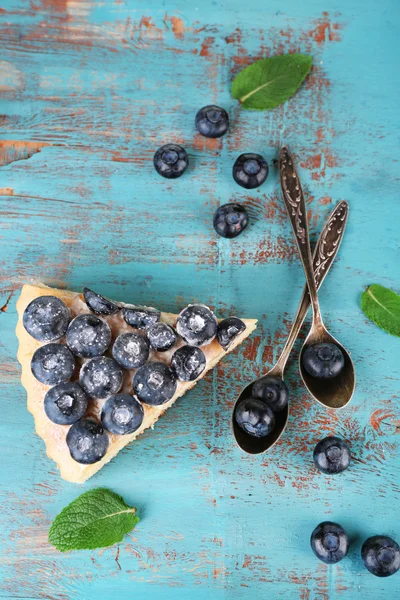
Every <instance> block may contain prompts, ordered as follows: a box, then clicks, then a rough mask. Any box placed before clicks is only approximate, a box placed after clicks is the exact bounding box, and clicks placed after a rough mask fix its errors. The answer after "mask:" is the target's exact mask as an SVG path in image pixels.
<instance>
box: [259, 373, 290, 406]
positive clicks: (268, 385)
mask: <svg viewBox="0 0 400 600" xmlns="http://www.w3.org/2000/svg"><path fill="white" fill-rule="evenodd" d="M251 395H252V396H253V398H259V399H260V400H264V402H266V403H267V404H268V406H269V407H270V408H271V410H272V411H273V412H279V411H281V410H283V409H284V408H285V407H286V406H287V404H288V401H289V390H288V388H287V385H286V383H285V382H284V381H283V379H282V378H281V377H273V376H271V375H267V376H266V377H262V378H261V379H258V380H257V381H256V382H255V383H254V384H253V388H252V392H251Z"/></svg>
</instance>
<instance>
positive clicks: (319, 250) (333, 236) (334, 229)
mask: <svg viewBox="0 0 400 600" xmlns="http://www.w3.org/2000/svg"><path fill="white" fill-rule="evenodd" d="M348 215H349V205H348V204H347V202H346V201H345V200H341V201H340V202H338V204H336V206H335V208H334V209H333V211H332V212H331V214H330V215H329V217H328V219H327V221H326V223H325V225H324V228H323V229H322V231H321V233H320V236H319V238H318V241H317V244H316V246H315V249H314V255H313V269H314V279H315V285H316V289H317V290H318V289H319V288H320V286H321V284H322V282H323V280H324V279H325V277H326V275H327V274H328V271H329V269H330V268H331V266H332V263H333V261H334V260H335V257H336V254H337V252H338V250H339V246H340V244H341V241H342V238H343V234H344V230H345V227H346V223H347V218H348ZM310 304H311V300H310V294H309V292H308V286H307V285H306V286H305V287H304V291H303V296H302V298H301V300H300V304H299V308H298V309H297V313H296V316H295V318H294V321H293V325H292V329H291V330H290V333H289V335H288V338H287V340H286V344H285V346H284V348H283V350H282V352H281V355H280V357H279V359H278V363H277V365H276V367H275V368H274V370H275V369H277V371H278V372H279V373H283V370H284V368H285V365H286V362H287V359H288V358H289V354H290V352H291V350H292V347H293V344H294V342H295V341H296V339H297V336H298V335H299V331H300V329H301V326H302V324H303V321H304V319H305V318H306V315H307V312H308V309H309V308H310Z"/></svg>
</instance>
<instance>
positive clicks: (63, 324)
mask: <svg viewBox="0 0 400 600" xmlns="http://www.w3.org/2000/svg"><path fill="white" fill-rule="evenodd" d="M70 320H71V314H70V312H69V308H68V307H67V306H66V305H65V304H64V302H63V301H62V300H60V298H56V296H40V297H39V298H35V299H34V300H32V302H31V303H30V304H28V306H27V307H26V309H25V311H24V316H23V317H22V322H23V325H24V327H25V329H26V331H27V332H28V333H29V334H30V335H31V336H32V337H33V338H35V340H38V342H52V341H54V340H58V339H59V338H61V337H62V336H63V335H64V334H65V332H66V331H67V327H68V323H69V322H70Z"/></svg>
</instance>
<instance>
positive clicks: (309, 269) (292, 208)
mask: <svg viewBox="0 0 400 600" xmlns="http://www.w3.org/2000/svg"><path fill="white" fill-rule="evenodd" d="M279 175H280V179H281V187H282V195H283V200H284V202H285V206H286V210H287V213H288V215H289V219H290V223H291V225H292V229H293V233H294V237H295V240H296V244H297V248H298V251H299V254H300V258H301V262H302V263H303V268H304V272H305V275H306V280H307V285H308V289H309V291H310V297H311V302H312V306H313V310H314V315H315V317H316V318H320V314H319V306H318V296H317V288H316V285H315V280H314V271H313V266H312V258H311V248H310V240H309V237H308V226H307V214H306V203H305V200H304V195H303V190H302V189H301V183H300V179H299V176H298V174H297V171H296V167H295V165H294V160H293V156H292V155H291V153H290V151H289V149H288V148H287V147H286V146H282V148H281V150H280V152H279Z"/></svg>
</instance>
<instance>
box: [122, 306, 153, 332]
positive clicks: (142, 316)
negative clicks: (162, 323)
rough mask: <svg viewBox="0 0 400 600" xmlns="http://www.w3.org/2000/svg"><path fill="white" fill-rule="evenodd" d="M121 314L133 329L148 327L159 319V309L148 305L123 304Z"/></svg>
mask: <svg viewBox="0 0 400 600" xmlns="http://www.w3.org/2000/svg"><path fill="white" fill-rule="evenodd" d="M122 316H123V317H124V319H125V321H126V323H127V324H128V325H130V326H131V327H134V328H135V329H148V328H149V327H151V326H152V325H154V324H155V323H158V322H159V320H160V316H161V313H160V311H159V310H157V309H155V308H152V307H150V306H125V307H124V308H123V309H122Z"/></svg>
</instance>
